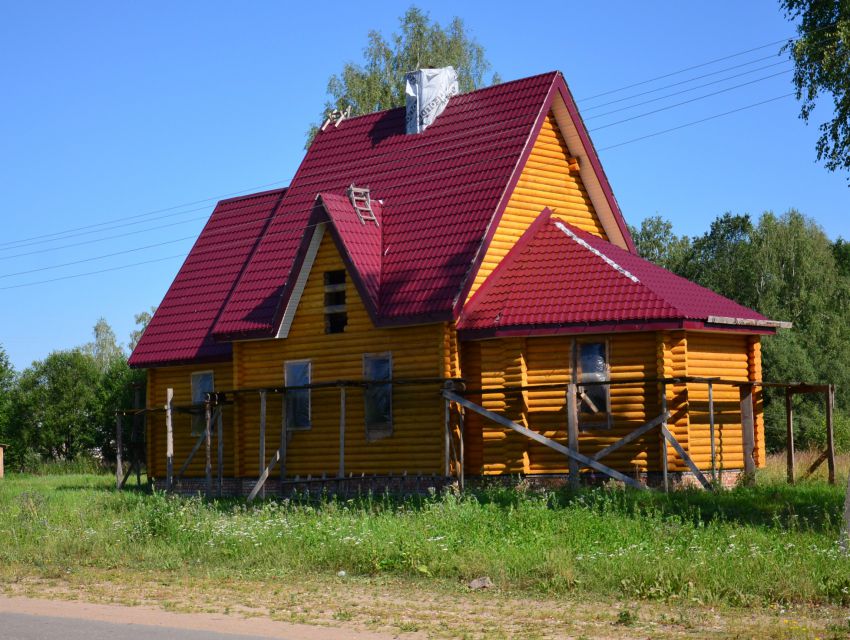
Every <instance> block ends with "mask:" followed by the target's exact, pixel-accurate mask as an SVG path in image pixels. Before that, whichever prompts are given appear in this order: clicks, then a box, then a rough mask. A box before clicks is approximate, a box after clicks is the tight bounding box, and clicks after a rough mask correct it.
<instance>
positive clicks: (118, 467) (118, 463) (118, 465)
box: [115, 412, 124, 490]
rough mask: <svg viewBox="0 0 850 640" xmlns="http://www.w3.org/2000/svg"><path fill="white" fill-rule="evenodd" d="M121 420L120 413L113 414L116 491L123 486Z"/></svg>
mask: <svg viewBox="0 0 850 640" xmlns="http://www.w3.org/2000/svg"><path fill="white" fill-rule="evenodd" d="M122 418H123V416H122V415H121V413H120V412H119V413H116V414H115V488H116V489H118V490H120V489H121V487H122V486H123V484H124V463H123V461H122V460H121V448H122V446H123V443H122V434H121V432H122V431H123V430H124V429H123V428H122V427H123V426H124V425H123V424H122Z"/></svg>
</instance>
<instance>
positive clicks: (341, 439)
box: [337, 384, 345, 478]
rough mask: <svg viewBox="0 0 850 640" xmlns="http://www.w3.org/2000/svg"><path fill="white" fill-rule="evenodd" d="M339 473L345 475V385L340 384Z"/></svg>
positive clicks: (341, 475)
mask: <svg viewBox="0 0 850 640" xmlns="http://www.w3.org/2000/svg"><path fill="white" fill-rule="evenodd" d="M337 475H338V476H339V477H340V478H344V477H345V385H344V384H341V385H340V386H339V469H338V471H337Z"/></svg>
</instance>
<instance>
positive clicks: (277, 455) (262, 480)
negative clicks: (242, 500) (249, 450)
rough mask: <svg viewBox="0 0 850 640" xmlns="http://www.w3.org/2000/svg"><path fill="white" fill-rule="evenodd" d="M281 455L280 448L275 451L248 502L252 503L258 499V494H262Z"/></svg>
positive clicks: (249, 495)
mask: <svg viewBox="0 0 850 640" xmlns="http://www.w3.org/2000/svg"><path fill="white" fill-rule="evenodd" d="M281 453H282V452H281V450H280V448H278V450H277V451H275V454H274V455H273V456H272V459H271V461H270V462H269V465H268V466H267V467H266V468H265V469H263V472H262V473H261V474H260V477H259V478H257V483H256V484H255V485H254V488H253V489H251V493H249V494H248V502H251V501H252V500H253V499H254V498H256V497H257V494H258V493H259V492H260V490H262V488H263V486H264V485H265V484H266V480H268V478H269V475H270V474H271V472H272V469H274V466H275V464H277V463H278V462H279V461H280V459H281Z"/></svg>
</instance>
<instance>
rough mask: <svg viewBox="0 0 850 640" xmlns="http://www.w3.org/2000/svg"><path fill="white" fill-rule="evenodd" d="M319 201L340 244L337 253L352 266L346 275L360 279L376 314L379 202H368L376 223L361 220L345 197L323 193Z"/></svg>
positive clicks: (379, 267)
mask: <svg viewBox="0 0 850 640" xmlns="http://www.w3.org/2000/svg"><path fill="white" fill-rule="evenodd" d="M318 200H319V201H320V202H321V203H322V205H324V209H325V211H326V212H327V214H328V218H329V219H330V222H331V224H332V226H333V230H334V231H335V232H336V237H337V242H338V243H339V244H341V245H342V246H340V247H339V249H340V253H341V254H342V255H343V257H344V259H345V261H346V262H347V263H349V264H350V266H351V268H350V269H349V272H350V273H351V274H352V275H353V276H354V277H355V278H358V279H359V280H360V285H361V288H362V291H361V296H362V297H363V298H364V299H365V302H366V303H367V305H370V306H371V308H372V310H373V311H374V312H375V315H377V313H378V299H379V295H380V288H381V245H382V242H381V221H382V219H383V207H382V205H381V202H380V201H379V200H372V202H371V207H372V213H374V214H375V218H376V219H377V224H375V222H373V221H371V220H365V221H364V220H363V219H362V218H361V217H360V216H359V215H358V214H357V211H355V210H354V206H353V205H352V204H351V200H349V199H348V198H347V197H346V196H340V195H336V194H333V193H322V194H319V197H318Z"/></svg>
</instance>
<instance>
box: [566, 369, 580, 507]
mask: <svg viewBox="0 0 850 640" xmlns="http://www.w3.org/2000/svg"><path fill="white" fill-rule="evenodd" d="M566 400H567V402H566V404H567V446H569V448H570V450H571V451H575V452H576V453H577V452H578V387H577V386H576V384H575V383H574V382H570V383H569V384H568V385H567V398H566ZM569 467H570V487H571V488H572V489H573V491H575V490H577V489H578V488H579V469H580V467H579V465H578V462H577V461H576V459H575V458H570V459H569Z"/></svg>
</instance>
